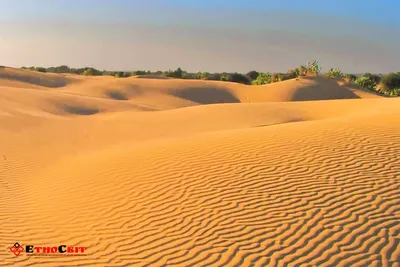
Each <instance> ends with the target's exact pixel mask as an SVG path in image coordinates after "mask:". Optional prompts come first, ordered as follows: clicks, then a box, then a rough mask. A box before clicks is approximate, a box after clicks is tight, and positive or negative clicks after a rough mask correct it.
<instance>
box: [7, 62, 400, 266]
mask: <svg viewBox="0 0 400 267" xmlns="http://www.w3.org/2000/svg"><path fill="white" fill-rule="evenodd" d="M344 98H346V99H344ZM366 98H368V99H366ZM330 99H339V100H330ZM306 100H321V101H306ZM256 102H257V103H256ZM211 103H218V104H215V105H204V104H211ZM0 125H1V127H0V137H1V138H0V237H1V239H0V247H1V249H0V262H1V264H0V265H1V266H400V265H399V262H400V246H399V245H400V186H399V184H400V183H399V182H400V99H397V98H396V99H393V98H383V97H379V96H376V95H374V94H372V93H369V92H365V91H363V90H360V89H357V88H355V87H353V86H350V85H347V84H343V83H342V82H341V81H334V80H327V79H325V78H307V79H306V78H304V79H299V80H295V79H294V80H289V81H285V82H281V83H277V84H272V85H266V86H257V87H253V86H243V85H239V84H233V83H223V82H206V81H188V80H174V79H154V78H153V79H147V78H139V77H132V78H127V79H115V78H113V77H80V76H74V75H56V74H42V73H35V72H30V71H23V70H14V69H8V68H6V69H0ZM17 241H18V242H20V243H21V244H24V245H26V244H35V245H48V246H52V245H60V244H67V245H70V246H87V247H88V249H87V254H88V255H87V256H81V257H34V256H32V257H28V256H25V255H20V256H18V257H16V256H15V255H14V254H12V253H11V252H9V250H8V249H9V247H10V246H11V245H13V244H14V243H15V242H17Z"/></svg>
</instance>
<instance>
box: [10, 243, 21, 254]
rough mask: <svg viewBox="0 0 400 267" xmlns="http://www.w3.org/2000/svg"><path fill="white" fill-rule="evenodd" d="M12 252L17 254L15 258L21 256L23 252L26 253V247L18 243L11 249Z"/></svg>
mask: <svg viewBox="0 0 400 267" xmlns="http://www.w3.org/2000/svg"><path fill="white" fill-rule="evenodd" d="M10 250H11V252H12V253H14V254H15V256H19V254H21V252H23V251H24V247H23V246H21V245H20V244H19V243H18V242H16V243H15V244H14V245H13V246H12V247H11V248H10Z"/></svg>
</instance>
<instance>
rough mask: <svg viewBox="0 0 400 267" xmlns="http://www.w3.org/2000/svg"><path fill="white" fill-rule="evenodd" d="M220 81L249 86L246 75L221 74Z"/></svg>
mask: <svg viewBox="0 0 400 267" xmlns="http://www.w3.org/2000/svg"><path fill="white" fill-rule="evenodd" d="M221 81H225V82H234V83H243V84H250V79H249V78H248V77H246V75H243V74H240V73H236V72H235V73H222V74H221Z"/></svg>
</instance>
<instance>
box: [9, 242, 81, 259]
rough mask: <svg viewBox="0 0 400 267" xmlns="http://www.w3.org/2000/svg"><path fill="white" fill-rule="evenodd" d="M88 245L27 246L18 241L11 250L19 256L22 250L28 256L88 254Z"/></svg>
mask: <svg viewBox="0 0 400 267" xmlns="http://www.w3.org/2000/svg"><path fill="white" fill-rule="evenodd" d="M86 249H87V247H75V246H67V245H58V246H45V247H44V246H34V245H26V246H25V248H24V246H22V245H21V244H20V243H18V242H16V243H15V244H14V245H13V246H12V247H10V251H11V252H12V253H14V255H15V256H19V255H20V254H21V253H22V252H25V254H26V256H54V257H58V256H86V253H85V252H86Z"/></svg>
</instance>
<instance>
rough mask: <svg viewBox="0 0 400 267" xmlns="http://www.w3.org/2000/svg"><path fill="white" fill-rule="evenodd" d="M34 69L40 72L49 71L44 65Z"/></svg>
mask: <svg viewBox="0 0 400 267" xmlns="http://www.w3.org/2000/svg"><path fill="white" fill-rule="evenodd" d="M34 70H35V71H38V72H47V70H46V68H43V67H35V68H34Z"/></svg>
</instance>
